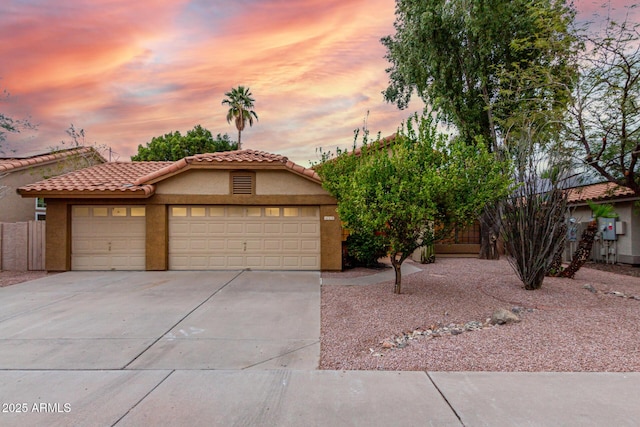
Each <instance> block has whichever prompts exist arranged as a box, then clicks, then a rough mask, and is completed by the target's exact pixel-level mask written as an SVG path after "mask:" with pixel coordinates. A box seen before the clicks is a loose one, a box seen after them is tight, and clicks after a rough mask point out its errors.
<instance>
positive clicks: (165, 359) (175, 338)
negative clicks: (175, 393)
mask: <svg viewBox="0 0 640 427" xmlns="http://www.w3.org/2000/svg"><path fill="white" fill-rule="evenodd" d="M0 298H1V300H2V311H1V312H0V340H1V343H2V345H1V346H0V368H2V369H57V370H60V369H250V368H261V369H268V368H295V369H316V368H317V366H318V359H319V354H320V344H319V336H320V280H319V273H317V272H282V273H280V272H254V271H223V272H134V273H131V272H104V273H97V272H88V273H84V272H68V273H64V274H59V275H55V276H51V277H47V278H44V279H40V280H36V281H32V282H28V283H24V284H21V285H16V286H10V287H7V288H2V289H0Z"/></svg>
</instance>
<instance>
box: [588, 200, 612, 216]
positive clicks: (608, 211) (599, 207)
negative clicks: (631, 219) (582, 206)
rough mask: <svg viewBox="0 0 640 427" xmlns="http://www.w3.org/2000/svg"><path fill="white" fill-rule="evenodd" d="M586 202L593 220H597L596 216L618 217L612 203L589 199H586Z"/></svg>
mask: <svg viewBox="0 0 640 427" xmlns="http://www.w3.org/2000/svg"><path fill="white" fill-rule="evenodd" d="M587 204H588V205H589V208H591V212H592V213H593V218H594V220H595V221H597V220H598V218H618V214H617V213H616V212H615V208H614V206H613V205H610V204H607V203H600V204H598V203H594V202H593V201H591V200H587Z"/></svg>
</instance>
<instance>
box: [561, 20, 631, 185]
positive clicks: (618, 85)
mask: <svg viewBox="0 0 640 427" xmlns="http://www.w3.org/2000/svg"><path fill="white" fill-rule="evenodd" d="M584 37H585V40H586V43H587V44H588V45H589V46H590V49H589V50H588V51H587V52H586V54H585V57H584V58H583V60H582V62H581V64H582V67H581V73H580V80H579V84H578V85H577V87H576V90H575V92H574V99H573V103H572V105H571V109H570V113H571V116H570V117H571V119H572V120H571V122H570V124H569V126H568V128H567V135H566V137H567V140H568V141H569V142H570V148H571V149H572V150H574V152H575V153H576V155H577V156H578V161H579V162H580V163H582V164H584V165H587V166H589V167H590V168H591V170H592V171H595V172H596V173H597V174H599V175H600V176H602V177H604V178H605V179H606V180H608V181H610V182H613V183H616V184H618V185H621V186H624V187H628V188H630V189H631V190H632V191H633V192H634V193H635V194H636V195H639V196H640V174H639V173H640V170H639V168H638V163H639V160H640V23H631V22H629V21H628V19H627V20H626V21H624V22H622V23H617V22H613V21H609V22H608V25H607V26H606V29H605V31H604V33H603V34H595V35H585V36H584Z"/></svg>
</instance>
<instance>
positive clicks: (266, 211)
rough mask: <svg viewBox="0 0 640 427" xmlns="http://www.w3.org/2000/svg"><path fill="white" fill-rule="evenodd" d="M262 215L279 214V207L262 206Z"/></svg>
mask: <svg viewBox="0 0 640 427" xmlns="http://www.w3.org/2000/svg"><path fill="white" fill-rule="evenodd" d="M264 216H280V208H264Z"/></svg>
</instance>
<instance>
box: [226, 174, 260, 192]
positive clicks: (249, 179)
mask: <svg viewBox="0 0 640 427" xmlns="http://www.w3.org/2000/svg"><path fill="white" fill-rule="evenodd" d="M253 193H254V174H252V173H248V172H244V173H238V172H236V173H232V174H231V194H249V195H251V194H253Z"/></svg>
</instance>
